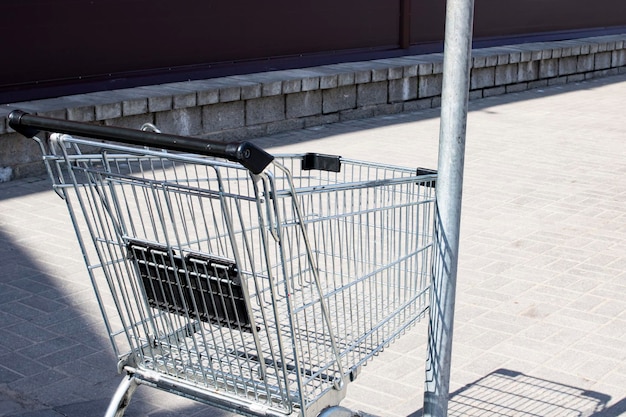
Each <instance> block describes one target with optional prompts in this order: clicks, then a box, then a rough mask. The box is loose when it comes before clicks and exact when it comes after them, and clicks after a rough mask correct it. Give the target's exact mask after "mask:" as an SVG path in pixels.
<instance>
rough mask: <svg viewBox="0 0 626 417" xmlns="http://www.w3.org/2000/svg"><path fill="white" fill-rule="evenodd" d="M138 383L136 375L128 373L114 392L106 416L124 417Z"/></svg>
mask: <svg viewBox="0 0 626 417" xmlns="http://www.w3.org/2000/svg"><path fill="white" fill-rule="evenodd" d="M138 385H139V382H137V380H136V379H135V376H134V375H126V376H125V377H124V379H123V380H122V382H120V385H119V386H118V387H117V390H116V391H115V394H113V398H111V402H110V403H109V408H107V412H106V414H105V415H104V417H122V416H123V415H124V412H125V411H126V408H127V407H128V404H129V403H130V398H131V397H132V396H133V394H134V393H135V390H136V389H137V386H138Z"/></svg>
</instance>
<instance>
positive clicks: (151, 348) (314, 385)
mask: <svg viewBox="0 0 626 417" xmlns="http://www.w3.org/2000/svg"><path fill="white" fill-rule="evenodd" d="M9 125H10V126H11V127H12V128H13V129H15V130H16V131H18V132H20V133H22V134H24V135H25V136H27V137H35V138H36V139H37V137H36V135H37V134H38V132H39V131H47V132H54V133H52V134H50V135H48V136H47V137H42V138H39V139H37V141H38V142H39V143H40V146H41V149H42V152H43V155H44V161H45V164H46V167H47V169H48V173H49V175H50V177H51V179H52V182H53V188H54V190H55V191H56V192H57V193H58V194H59V195H60V196H61V197H62V198H64V199H65V201H66V202H67V207H68V209H69V213H70V216H71V219H72V222H73V225H74V228H75V230H76V233H77V236H78V240H79V243H80V246H81V249H82V251H83V256H84V258H85V261H86V264H87V269H88V271H89V276H90V279H91V283H92V284H93V287H94V289H95V293H96V297H97V300H98V304H99V306H100V309H101V312H102V315H103V317H104V322H105V324H106V329H107V331H108V334H109V337H110V339H111V343H112V346H113V349H114V351H115V354H116V355H117V357H118V359H119V365H118V369H119V371H120V372H121V373H125V375H126V376H125V378H124V379H123V381H122V383H121V384H120V387H119V389H118V390H117V392H116V393H115V395H114V397H113V399H112V400H111V404H110V406H109V409H108V410H107V412H106V415H107V416H121V415H122V414H123V413H124V409H125V407H126V406H127V404H128V401H129V400H130V397H131V395H132V394H133V391H134V390H135V388H136V387H137V385H138V384H144V385H149V386H153V387H156V388H159V389H162V390H165V391H169V392H172V393H175V394H178V395H182V396H185V397H189V398H193V399H195V400H198V401H202V402H205V403H208V404H212V405H215V406H218V407H221V408H223V409H226V410H230V411H233V412H236V413H239V414H242V415H247V416H302V417H305V416H317V415H320V413H322V414H324V415H327V413H328V411H327V410H332V409H333V407H334V406H336V405H338V404H339V402H340V401H341V400H342V399H343V398H344V396H345V392H346V386H347V383H348V382H350V381H352V380H354V378H355V377H356V375H357V374H358V372H359V369H360V367H361V366H362V365H363V364H365V363H366V362H367V361H368V360H369V359H370V358H372V357H373V356H375V355H376V354H378V353H379V352H380V351H381V350H382V349H383V348H384V347H385V346H387V345H389V343H391V342H392V341H393V340H394V339H396V338H397V337H398V336H400V335H401V334H403V333H404V332H405V331H406V329H407V328H408V327H410V326H411V325H412V324H414V323H415V322H417V321H418V320H419V319H420V318H421V317H423V316H424V315H425V313H426V311H427V309H428V289H429V284H430V272H431V271H430V270H431V264H432V259H431V257H432V252H433V251H432V241H433V217H434V205H435V188H434V186H435V181H436V173H435V172H434V171H429V170H421V169H418V170H415V169H406V168H399V167H392V166H386V165H381V164H375V163H365V162H358V161H352V160H348V159H344V158H340V157H337V156H329V155H320V154H304V155H286V156H280V157H278V156H276V157H274V156H272V155H269V154H267V153H266V152H264V151H263V150H261V149H260V148H258V147H256V146H255V145H253V144H251V143H249V142H243V143H230V144H223V143H215V142H207V141H205V140H201V139H197V138H189V137H183V136H174V135H166V134H160V133H158V132H157V131H155V129H154V128H151V127H150V126H148V127H147V128H145V129H144V130H131V129H123V128H117V127H109V126H100V125H92V124H86V123H78V122H70V121H65V120H57V119H51V118H44V117H40V116H35V115H31V114H28V113H24V112H21V111H14V112H12V113H11V114H10V116H9ZM103 140H104V141H103ZM112 141H113V142H115V143H113V142H112ZM120 143H122V144H120ZM172 151H177V152H172Z"/></svg>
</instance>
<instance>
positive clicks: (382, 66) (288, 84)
mask: <svg viewBox="0 0 626 417" xmlns="http://www.w3.org/2000/svg"><path fill="white" fill-rule="evenodd" d="M621 73H626V35H613V36H604V37H596V38H586V39H578V40H570V41H560V42H542V43H529V44H522V45H514V46H505V47H496V48H485V49H479V50H475V51H474V52H473V54H472V72H471V81H470V90H471V93H470V98H471V99H477V98H482V97H488V96H492V95H497V94H506V93H511V92H518V91H523V90H526V89H531V88H538V87H542V86H547V85H553V84H563V83H569V82H577V81H582V80H585V79H589V78H593V77H604V76H608V75H614V74H621ZM442 79H443V54H430V55H420V56H405V57H400V58H392V59H384V60H376V61H365V62H353V63H343V64H336V65H327V66H322V67H315V68H306V69H296V70H288V71H276V72H268V73H260V74H249V75H241V76H231V77H224V78H218V79H211V80H202V81H190V82H183V83H173V84H165V85H155V86H149V87H139V88H133V89H126V90H115V91H107V92H99V93H92V94H82V95H76V96H67V97H61V98H56V99H48V100H39V101H31V102H24V103H14V104H9V105H4V106H2V107H1V108H0V144H1V145H0V168H2V169H4V171H3V172H7V171H6V168H10V169H11V171H12V176H13V177H14V178H18V177H25V176H29V175H33V174H38V173H41V172H42V171H43V165H42V163H41V161H40V159H41V158H40V154H39V151H38V147H37V146H35V145H34V144H33V143H32V141H28V140H25V139H23V138H22V137H21V136H20V135H18V134H16V133H15V132H13V131H12V129H11V128H10V127H9V126H8V125H7V122H6V115H7V114H8V113H9V112H10V111H11V110H12V109H14V108H19V109H22V110H25V111H29V112H32V113H36V114H39V115H43V116H49V117H57V118H64V119H68V120H76V121H86V122H96V123H102V124H106V125H116V126H126V127H132V128H139V127H140V126H141V125H142V124H143V123H146V122H150V123H153V124H156V125H157V126H158V127H159V128H160V129H161V130H162V131H164V132H168V133H176V134H182V135H191V136H201V137H209V138H211V139H214V140H224V141H235V140H244V139H249V138H254V137H259V136H264V135H269V134H272V133H277V132H282V131H287V130H297V129H302V128H306V127H310V126H315V125H320V124H325V123H334V122H339V121H343V120H350V119H358V118H367V117H372V116H376V115H382V114H390V113H399V112H410V111H416V110H419V109H424V108H430V107H437V106H439V105H440V103H441V98H440V94H441V84H442ZM6 177H7V175H4V176H3V178H6Z"/></svg>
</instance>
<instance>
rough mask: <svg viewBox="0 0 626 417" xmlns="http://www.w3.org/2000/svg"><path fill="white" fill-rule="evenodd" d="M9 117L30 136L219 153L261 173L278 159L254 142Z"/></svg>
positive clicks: (15, 114)
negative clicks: (53, 134)
mask: <svg viewBox="0 0 626 417" xmlns="http://www.w3.org/2000/svg"><path fill="white" fill-rule="evenodd" d="M8 120H9V126H10V127H11V128H13V129H14V130H15V131H16V132H18V133H20V134H22V135H24V136H26V137H28V138H32V137H33V136H35V135H36V134H37V133H39V130H44V131H48V132H56V133H66V134H68V135H77V136H85V137H89V138H94V139H102V140H108V141H113V142H121V143H126V144H130V145H141V146H152V147H158V148H162V149H168V150H172V151H181V152H190V153H196V154H199V155H207V156H216V157H220V158H225V159H228V160H230V161H233V162H239V163H240V164H241V165H243V166H244V167H246V168H247V169H249V170H250V171H251V172H252V173H253V174H260V173H261V172H263V170H264V169H265V167H267V166H268V165H269V163H270V162H272V161H273V160H274V156H272V155H271V154H269V153H267V152H265V151H264V150H263V149H261V148H259V147H258V146H256V145H254V144H252V143H250V142H229V143H222V142H215V141H210V140H206V139H200V138H193V137H188V136H178V135H169V134H165V133H156V132H146V131H142V130H135V129H128V128H123V127H115V126H101V125H95V124H89V123H82V122H74V121H68V120H61V119H53V118H49V117H42V116H35V115H32V114H30V113H27V112H25V111H22V110H13V111H12V112H11V113H10V114H9V117H8Z"/></svg>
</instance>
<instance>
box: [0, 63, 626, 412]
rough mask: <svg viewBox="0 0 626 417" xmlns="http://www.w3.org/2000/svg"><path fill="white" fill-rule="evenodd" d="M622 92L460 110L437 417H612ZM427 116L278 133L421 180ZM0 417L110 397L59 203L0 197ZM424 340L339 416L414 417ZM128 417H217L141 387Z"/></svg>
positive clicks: (625, 215)
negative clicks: (442, 408)
mask: <svg viewBox="0 0 626 417" xmlns="http://www.w3.org/2000/svg"><path fill="white" fill-rule="evenodd" d="M625 98H626V76H625V75H621V76H615V77H608V78H603V79H594V80H590V81H586V82H581V83H577V84H568V85H562V86H554V87H546V88H543V89H537V90H529V91H525V92H520V93H513V94H508V95H502V96H494V97H490V98H484V99H480V100H476V101H473V102H471V103H470V110H471V112H470V115H469V121H468V133H467V148H466V166H465V182H464V196H463V213H462V214H463V217H462V225H461V248H460V253H461V255H460V260H459V276H458V289H457V308H456V321H455V334H454V346H453V360H452V380H451V391H452V392H453V395H452V398H451V401H450V414H449V415H450V416H467V415H480V416H497V415H515V416H530V415H533V416H580V415H584V416H590V415H593V416H595V417H600V416H604V417H608V416H619V415H626V349H624V345H625V344H626V181H625V180H624V177H625V176H626V124H625V123H624V115H625V114H626V113H625V110H624V109H625V108H626V107H625V103H626V99H625ZM438 114H439V109H429V110H424V111H420V112H416V113H410V114H409V113H405V114H398V115H391V116H383V117H377V118H372V119H366V120H357V121H350V122H344V123H337V124H333V125H324V126H319V127H315V128H310V129H307V130H305V131H299V132H288V133H282V134H279V135H275V136H271V137H266V138H262V139H259V140H258V143H259V144H260V145H261V146H264V147H265V148H266V149H268V150H270V151H271V152H275V153H278V152H287V151H288V152H291V151H298V152H300V151H307V152H308V151H311V152H316V151H317V152H324V153H333V154H339V155H342V156H344V157H350V158H355V159H365V160H375V161H378V162H387V163H392V164H395V165H406V166H421V167H429V168H435V167H436V164H437V146H438V129H439V120H438ZM0 242H1V245H0V271H2V272H0V416H13V417H17V416H19V417H61V416H68V417H80V416H92V415H102V414H104V411H105V410H106V406H107V403H108V401H109V399H110V397H111V395H112V393H113V391H114V390H115V388H116V386H117V384H118V383H119V380H120V377H119V376H118V375H117V374H116V371H115V361H114V359H113V354H112V352H111V349H110V347H109V342H108V338H107V337H106V333H105V331H104V328H103V325H102V322H101V319H100V317H99V310H98V308H97V305H96V304H95V302H94V298H93V296H92V293H91V289H90V287H89V285H88V282H87V279H86V274H85V272H84V266H83V263H82V259H81V257H80V253H79V249H78V245H77V244H76V242H75V240H74V237H73V230H72V228H71V224H70V222H69V218H68V215H67V213H66V209H65V206H64V202H63V201H62V200H61V199H60V198H59V197H58V196H56V194H54V192H52V191H50V187H49V183H48V180H47V179H46V178H31V179H29V180H19V181H14V182H9V183H3V184H0ZM425 346H426V327H425V324H424V323H420V324H419V325H417V326H416V327H415V328H414V329H412V330H411V331H410V332H408V333H407V334H406V335H405V336H404V337H403V338H401V339H400V340H399V341H398V342H396V343H395V344H393V345H392V346H391V347H390V348H389V349H387V350H385V351H384V352H383V353H382V354H381V355H380V356H379V357H377V358H375V359H374V361H373V362H371V364H369V365H368V366H367V367H365V368H364V370H363V372H362V373H361V374H360V375H359V377H358V378H357V380H356V382H354V383H352V384H351V385H350V386H349V389H348V396H347V398H346V399H345V401H344V402H343V403H342V405H343V406H345V407H349V408H351V409H354V410H362V411H363V412H366V413H370V414H374V415H377V416H380V417H417V416H419V415H421V408H422V391H423V382H424V358H425ZM126 415H127V416H130V417H133V416H150V417H165V416H174V415H185V416H205V417H207V416H212V417H219V416H230V415H231V414H229V413H225V412H222V411H219V410H216V409H213V408H211V407H206V406H203V405H199V404H196V403H194V402H191V401H189V400H184V399H180V398H177V397H174V396H172V395H169V394H163V393H160V392H156V391H155V390H152V389H149V388H147V387H141V388H139V389H138V391H137V393H136V394H135V396H134V397H133V400H132V402H131V406H130V407H129V410H128V411H127V413H126Z"/></svg>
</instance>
